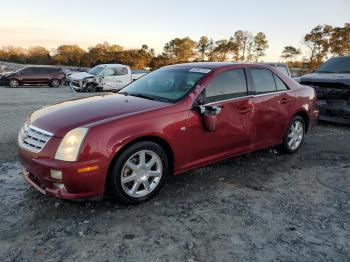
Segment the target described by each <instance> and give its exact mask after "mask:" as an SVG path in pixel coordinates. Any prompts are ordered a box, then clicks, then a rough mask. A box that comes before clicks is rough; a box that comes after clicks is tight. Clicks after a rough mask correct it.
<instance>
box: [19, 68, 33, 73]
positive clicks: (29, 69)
mask: <svg viewBox="0 0 350 262" xmlns="http://www.w3.org/2000/svg"><path fill="white" fill-rule="evenodd" d="M21 73H22V74H31V73H33V69H32V67H27V68H24V69H22V70H21Z"/></svg>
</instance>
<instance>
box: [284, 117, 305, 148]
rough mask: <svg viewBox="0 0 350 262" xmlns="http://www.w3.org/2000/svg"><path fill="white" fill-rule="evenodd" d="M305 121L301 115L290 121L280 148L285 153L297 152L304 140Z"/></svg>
mask: <svg viewBox="0 0 350 262" xmlns="http://www.w3.org/2000/svg"><path fill="white" fill-rule="evenodd" d="M304 136H305V121H304V119H303V118H302V117H301V116H295V117H293V119H292V120H291V121H290V122H289V125H288V131H287V134H286V135H285V137H284V139H283V143H282V144H281V146H280V149H281V151H282V152H283V153H286V154H291V153H295V152H297V151H298V150H299V149H300V147H301V146H302V144H303V142H304Z"/></svg>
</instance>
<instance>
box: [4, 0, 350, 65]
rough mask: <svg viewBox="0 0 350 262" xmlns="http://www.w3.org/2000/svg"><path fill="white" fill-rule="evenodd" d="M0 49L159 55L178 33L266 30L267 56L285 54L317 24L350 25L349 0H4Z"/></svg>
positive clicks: (217, 37)
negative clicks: (144, 49)
mask: <svg viewBox="0 0 350 262" xmlns="http://www.w3.org/2000/svg"><path fill="white" fill-rule="evenodd" d="M0 8H1V17H0V46H4V45H19V46H23V47H28V46H33V45H42V46H45V47H48V48H54V47H57V46H58V45H59V44H73V43H74V44H78V45H80V46H82V47H84V48H87V47H89V46H91V45H95V44H96V43H99V42H103V41H108V42H110V43H112V44H120V45H122V46H124V47H125V48H139V47H140V46H141V45H142V44H148V45H149V46H150V47H153V48H155V49H156V51H157V52H161V51H162V49H163V46H164V44H165V43H166V42H167V41H169V40H170V39H172V38H175V37H185V36H189V37H191V38H192V39H194V40H198V39H199V37H200V36H201V35H207V36H209V37H211V38H213V39H214V40H220V39H223V38H229V37H230V36H232V35H233V34H234V32H235V31H236V30H240V29H241V30H249V31H251V32H252V33H257V32H259V31H262V32H264V33H266V35H267V37H268V40H269V44H270V48H269V49H268V52H267V56H266V58H265V60H275V61H277V60H278V59H279V56H280V53H281V51H282V49H283V47H284V46H286V45H294V46H297V47H301V41H302V38H303V35H304V34H305V33H307V32H308V31H310V29H311V28H313V27H314V26H316V25H317V24H331V25H333V26H342V25H343V24H344V23H345V22H350V1H349V0H332V1H321V0H318V1H317V0H309V1H306V0H293V1H281V0H279V1H277V0H270V1H267V0H265V1H257V0H247V1H242V0H240V1H229V0H226V1H225V0H215V1H213V0H211V1H207V0H201V1H200V0H173V1H166V0H163V1H161V0H154V1H151V0H149V1H144V0H143V1H139V0H133V1H127V0H124V1H117V0H114V1H113V0H100V1H96V0H85V1H84V0H71V1H68V0H54V1H53V0H46V1H43V0H41V1H40V0H26V1H16V0H11V1H10V0H0Z"/></svg>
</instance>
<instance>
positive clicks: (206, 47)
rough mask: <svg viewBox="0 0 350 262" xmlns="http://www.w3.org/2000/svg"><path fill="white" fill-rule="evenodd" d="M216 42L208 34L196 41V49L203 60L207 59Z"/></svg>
mask: <svg viewBox="0 0 350 262" xmlns="http://www.w3.org/2000/svg"><path fill="white" fill-rule="evenodd" d="M213 46H214V42H213V40H212V39H209V38H208V37H206V36H201V38H200V39H199V41H198V42H197V43H196V50H197V52H198V54H199V56H200V59H201V61H205V59H206V57H207V56H208V55H209V53H210V52H211V51H212V50H213Z"/></svg>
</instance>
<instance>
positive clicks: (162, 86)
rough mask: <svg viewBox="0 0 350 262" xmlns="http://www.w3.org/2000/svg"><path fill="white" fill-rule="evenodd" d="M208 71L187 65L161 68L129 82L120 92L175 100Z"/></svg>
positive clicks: (156, 98) (170, 100)
mask: <svg viewBox="0 0 350 262" xmlns="http://www.w3.org/2000/svg"><path fill="white" fill-rule="evenodd" d="M209 71H210V70H208V69H201V68H187V67H186V68H184V67H170V68H162V69H159V70H157V71H154V72H152V73H149V74H147V75H145V76H143V77H142V78H140V79H138V80H137V81H135V82H133V83H131V84H130V85H128V86H127V87H125V88H123V89H122V90H121V91H120V93H127V94H130V95H138V96H143V97H149V98H153V99H155V100H161V101H168V102H175V101H177V100H179V99H181V98H183V97H184V96H185V95H186V94H187V93H188V92H189V91H190V90H191V89H192V87H194V86H195V85H196V83H197V82H198V81H199V80H200V79H201V78H202V77H203V76H205V75H206V74H207V73H208V72H209Z"/></svg>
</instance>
